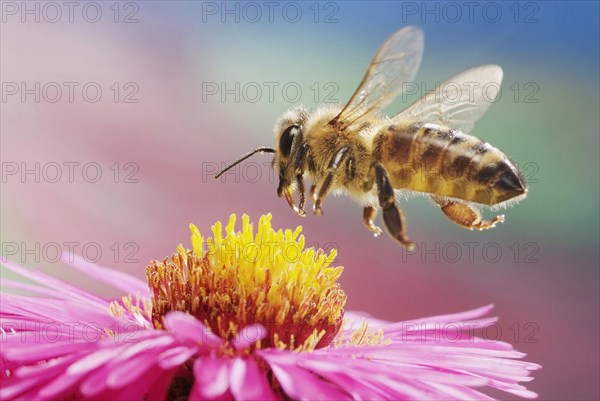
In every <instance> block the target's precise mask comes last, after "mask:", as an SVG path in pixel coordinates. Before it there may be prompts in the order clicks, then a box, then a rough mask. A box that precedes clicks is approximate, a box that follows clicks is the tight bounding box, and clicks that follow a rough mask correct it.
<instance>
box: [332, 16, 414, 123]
mask: <svg viewBox="0 0 600 401" xmlns="http://www.w3.org/2000/svg"><path fill="white" fill-rule="evenodd" d="M423 44H424V36H423V31H422V30H421V29H420V28H418V27H416V26H408V27H406V28H402V29H400V30H399V31H397V32H396V33H394V34H393V35H392V36H390V37H389V38H388V39H387V40H386V41H385V43H384V44H383V45H382V46H381V48H380V49H379V50H378V51H377V54H375V57H374V58H373V60H372V61H371V64H369V68H368V69H367V72H366V73H365V76H364V77H363V80H362V82H361V83H360V85H359V86H358V88H357V89H356V91H355V92H354V94H353V95H352V97H351V98H350V101H348V103H347V104H346V106H344V108H343V109H342V111H341V112H340V113H339V114H338V115H337V116H335V117H334V118H333V120H331V121H330V122H329V123H330V124H331V125H333V126H334V127H336V128H337V129H339V130H344V129H346V128H347V127H348V126H350V125H352V124H354V123H357V125H360V124H361V122H362V121H364V120H368V119H369V118H370V117H371V116H373V115H374V114H377V113H378V112H379V111H380V110H381V109H382V108H384V107H385V106H387V105H388V104H389V103H390V102H391V101H392V100H393V99H394V98H395V97H396V96H398V95H399V94H400V93H402V91H403V90H404V87H403V85H402V83H403V82H409V81H412V80H413V79H414V78H415V76H416V75H417V70H418V69H419V64H421V58H422V56H423ZM361 120H362V121H361Z"/></svg>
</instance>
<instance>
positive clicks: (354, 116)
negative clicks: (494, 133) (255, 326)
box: [216, 26, 527, 249]
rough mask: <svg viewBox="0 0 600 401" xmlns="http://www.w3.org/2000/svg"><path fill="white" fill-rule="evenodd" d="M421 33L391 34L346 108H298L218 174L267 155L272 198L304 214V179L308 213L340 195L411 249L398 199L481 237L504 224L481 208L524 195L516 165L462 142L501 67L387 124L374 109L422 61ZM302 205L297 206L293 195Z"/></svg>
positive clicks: (465, 77)
mask: <svg viewBox="0 0 600 401" xmlns="http://www.w3.org/2000/svg"><path fill="white" fill-rule="evenodd" d="M423 44H424V37H423V32H422V31H421V30H420V29H419V28H417V27H415V26H409V27H406V28H403V29H400V30H399V31H397V32H396V33H394V34H393V35H392V36H390V37H389V38H388V39H387V40H386V41H385V42H384V44H383V45H382V46H381V48H380V49H379V51H378V52H377V53H376V54H375V57H374V58H373V60H372V61H371V64H370V65H369V68H368V69H367V72H366V74H365V76H364V78H363V80H362V82H361V83H360V85H359V86H358V89H357V90H356V91H355V92H354V94H353V95H352V97H351V98H350V101H349V102H348V103H347V104H346V105H322V106H320V107H318V108H316V109H314V110H309V109H307V108H305V107H302V106H300V107H296V108H294V109H292V110H289V111H287V112H286V113H284V114H283V115H282V116H281V117H280V118H279V120H278V121H277V123H276V124H275V129H274V131H275V143H276V147H275V148H269V147H263V148H258V149H256V150H254V151H252V152H250V153H248V154H247V155H245V156H243V157H242V158H240V159H239V160H237V161H236V162H234V163H232V164H230V165H229V166H227V167H226V168H225V169H224V170H223V171H221V172H220V173H219V174H217V176H216V177H219V176H220V175H221V174H223V173H224V172H225V171H227V170H228V169H230V168H231V167H233V166H235V165H236V164H238V163H240V162H241V161H243V160H245V159H247V158H248V157H250V156H252V155H254V154H256V153H265V152H267V153H274V154H275V155H274V159H273V165H274V166H276V167H277V169H278V170H279V186H278V188H277V194H278V196H279V197H284V198H285V199H286V200H287V202H288V204H289V205H290V207H291V208H292V209H293V210H294V211H295V212H296V213H298V214H299V215H300V216H304V215H305V214H306V213H305V211H304V206H305V204H306V195H305V187H304V179H305V177H306V176H309V177H310V179H311V180H312V185H311V188H310V197H311V199H312V201H313V211H314V213H315V215H321V214H322V213H323V208H322V207H323V206H322V205H323V201H324V199H325V198H326V197H327V195H328V194H329V193H330V192H332V191H334V192H341V193H346V194H348V195H350V196H351V197H352V198H354V199H355V200H357V201H358V202H359V203H360V204H361V205H362V206H363V221H364V224H365V226H366V227H367V229H369V230H370V231H371V232H372V233H373V234H374V235H375V236H378V235H379V234H381V229H380V228H379V227H377V226H376V225H375V224H374V222H373V220H374V218H375V215H376V212H377V208H381V209H382V211H383V221H384V224H385V227H386V228H387V230H388V232H389V234H390V235H391V236H392V237H393V238H395V239H396V240H398V241H399V242H400V243H401V244H402V245H403V246H405V247H407V248H408V249H411V248H412V247H413V246H414V243H413V242H411V241H410V240H409V238H408V236H407V234H406V229H405V224H404V216H403V213H402V210H401V209H400V208H399V206H398V199H397V198H398V197H399V195H400V196H402V195H408V194H411V193H420V194H424V195H427V196H430V197H431V199H432V200H433V202H434V203H435V204H436V205H437V206H438V207H439V208H440V209H441V210H442V212H443V213H444V214H445V215H446V216H447V217H448V218H449V219H450V220H451V221H453V222H454V223H456V224H458V225H459V226H462V227H465V228H467V229H471V230H473V229H479V230H485V229H489V228H492V227H494V226H495V225H496V224H498V223H501V222H503V221H504V216H503V215H498V216H496V217H494V218H493V219H491V220H485V219H484V218H483V216H482V215H481V213H480V211H479V210H478V209H479V206H488V207H491V208H493V209H497V208H501V207H506V206H509V205H512V204H513V203H515V202H516V201H519V200H521V199H523V198H524V197H525V196H526V195H527V186H526V183H525V180H524V178H523V176H522V174H521V173H520V172H519V170H518V168H517V167H516V165H515V163H514V162H512V161H511V160H510V159H509V158H508V157H507V156H506V155H505V154H504V153H503V152H501V151H500V150H498V149H497V148H495V147H493V146H491V145H489V144H488V143H486V142H483V141H481V140H480V139H478V138H476V137H474V136H471V135H469V132H470V131H471V129H472V128H473V126H474V122H475V121H476V120H477V119H479V117H481V116H482V115H483V114H484V113H485V111H486V110H487V108H488V107H489V106H490V104H491V103H492V102H493V101H494V100H495V96H496V95H497V92H496V93H495V94H493V95H490V93H487V92H484V90H485V88H489V87H490V85H493V86H496V87H497V88H499V87H500V83H501V81H502V69H501V68H500V67H499V66H496V65H483V66H480V67H476V68H472V69H469V70H467V71H464V72H462V73H460V74H458V75H456V76H454V77H453V78H451V79H449V80H447V81H445V82H444V83H442V84H441V85H439V86H438V87H437V88H436V90H435V91H433V92H430V93H428V94H426V95H425V96H423V97H422V98H421V99H420V100H418V101H416V102H415V103H413V104H412V105H411V106H409V107H408V108H406V109H405V110H403V111H402V112H400V113H398V114H396V115H394V116H393V117H391V118H390V117H386V116H382V115H381V114H380V113H381V110H382V109H383V108H384V107H385V106H387V105H388V104H389V103H390V102H391V101H392V100H393V99H394V98H396V97H397V96H398V95H399V94H401V93H402V91H403V89H405V88H406V85H403V84H404V83H409V82H412V81H413V79H414V78H415V76H416V73H417V70H418V68H419V65H420V63H421V58H422V55H423ZM294 190H298V192H299V194H300V199H299V202H298V205H296V204H295V203H294V198H293V192H294Z"/></svg>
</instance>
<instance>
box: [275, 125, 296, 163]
mask: <svg viewBox="0 0 600 401" xmlns="http://www.w3.org/2000/svg"><path fill="white" fill-rule="evenodd" d="M299 133H300V127H299V126H297V125H290V126H289V127H287V128H286V129H285V131H283V134H281V138H279V151H280V152H281V154H282V155H283V156H284V157H288V156H289V155H290V152H291V151H292V144H293V143H294V137H295V136H296V135H298V134H299Z"/></svg>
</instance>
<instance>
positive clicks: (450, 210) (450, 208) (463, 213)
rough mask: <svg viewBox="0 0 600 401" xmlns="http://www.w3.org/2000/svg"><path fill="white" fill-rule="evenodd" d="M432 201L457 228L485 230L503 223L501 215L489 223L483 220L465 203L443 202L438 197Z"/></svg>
mask: <svg viewBox="0 0 600 401" xmlns="http://www.w3.org/2000/svg"><path fill="white" fill-rule="evenodd" d="M433 200H434V201H435V203H436V204H437V205H438V206H439V207H440V209H442V212H444V214H445V215H446V217H448V218H449V219H450V220H451V221H452V222H454V223H456V224H458V225H459V226H461V227H464V228H466V229H469V230H480V231H481V230H487V229H490V228H493V227H495V226H496V225H497V224H499V223H503V222H504V215H503V214H501V215H499V216H496V217H494V218H493V219H492V220H491V221H490V220H485V219H484V218H483V216H481V213H479V212H478V211H477V210H475V209H473V208H472V207H471V206H469V205H467V204H465V203H461V202H454V201H451V200H443V199H440V198H438V197H433Z"/></svg>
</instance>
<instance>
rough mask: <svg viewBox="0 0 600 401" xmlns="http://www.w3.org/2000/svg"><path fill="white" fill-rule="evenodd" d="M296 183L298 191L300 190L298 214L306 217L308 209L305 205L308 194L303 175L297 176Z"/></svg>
mask: <svg viewBox="0 0 600 401" xmlns="http://www.w3.org/2000/svg"><path fill="white" fill-rule="evenodd" d="M296 184H297V185H298V192H300V202H299V203H298V215H300V216H301V217H304V216H306V211H305V210H304V205H305V204H306V194H305V191H304V180H303V179H302V175H297V176H296Z"/></svg>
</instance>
